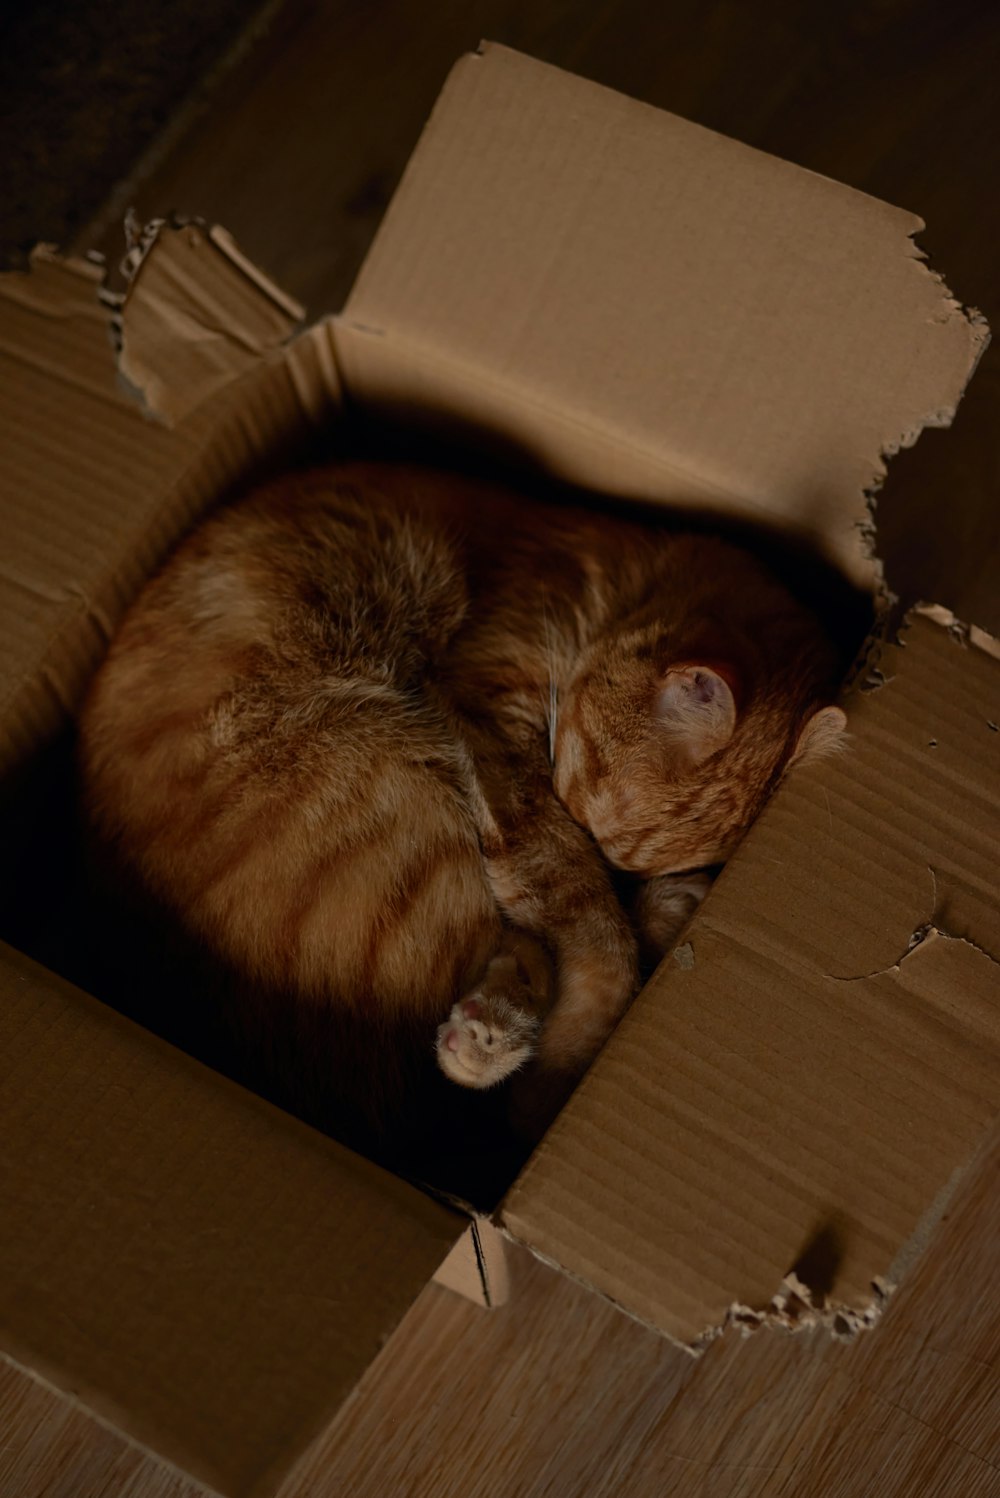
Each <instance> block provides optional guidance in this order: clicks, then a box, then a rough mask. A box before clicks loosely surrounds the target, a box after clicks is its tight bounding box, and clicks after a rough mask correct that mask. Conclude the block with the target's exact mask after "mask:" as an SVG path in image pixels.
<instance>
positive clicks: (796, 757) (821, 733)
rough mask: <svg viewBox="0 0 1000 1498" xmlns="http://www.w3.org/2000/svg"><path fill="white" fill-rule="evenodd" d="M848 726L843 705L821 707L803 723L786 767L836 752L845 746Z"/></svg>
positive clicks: (788, 768)
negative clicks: (845, 732)
mask: <svg viewBox="0 0 1000 1498" xmlns="http://www.w3.org/2000/svg"><path fill="white" fill-rule="evenodd" d="M846 727H847V714H846V713H845V712H844V709H843V708H842V707H821V708H820V709H819V711H818V712H815V713H813V715H812V717H811V718H807V719H806V721H805V722H804V723H803V725H802V728H801V729H800V731H799V736H798V738H797V739H796V740H795V748H794V749H793V750H792V753H791V757H790V758H789V760H788V763H787V765H786V766H785V769H786V770H790V769H791V767H792V765H801V764H812V762H813V761H814V760H817V759H825V758H826V757H827V756H828V755H830V754H836V753H837V751H838V750H839V749H842V748H843V747H844V729H845V728H846Z"/></svg>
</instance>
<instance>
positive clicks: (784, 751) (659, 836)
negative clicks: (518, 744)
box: [553, 640, 846, 878]
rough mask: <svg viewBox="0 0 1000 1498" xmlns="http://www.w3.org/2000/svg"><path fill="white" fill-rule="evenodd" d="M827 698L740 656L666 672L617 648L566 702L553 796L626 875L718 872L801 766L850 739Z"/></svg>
mask: <svg viewBox="0 0 1000 1498" xmlns="http://www.w3.org/2000/svg"><path fill="white" fill-rule="evenodd" d="M748 676H749V677H750V679H749V680H748ZM821 700H822V699H821V698H818V695H817V692H816V688H815V685H813V684H812V683H811V682H810V681H809V673H808V672H802V671H800V670H797V669H795V668H794V665H793V669H792V670H791V671H790V672H787V673H786V674H784V675H782V674H780V673H779V674H776V675H775V679H774V680H773V681H770V682H768V681H766V680H765V681H762V680H761V679H760V677H759V675H758V676H757V677H756V678H754V677H753V673H748V672H747V671H746V670H745V663H744V665H743V666H741V665H740V664H738V663H737V662H736V661H734V660H733V659H724V658H718V657H716V658H706V657H705V656H704V655H703V656H701V657H700V658H698V659H685V658H681V659H674V660H672V661H670V662H669V663H668V664H665V663H663V662H662V661H661V662H659V663H658V662H657V659H656V652H655V651H650V650H648V649H643V648H636V644H635V642H634V641H633V642H630V641H628V640H625V641H619V642H616V643H615V645H613V646H612V647H610V648H606V649H604V650H602V651H601V653H600V656H599V657H592V658H591V659H590V660H585V661H584V662H583V663H582V666H581V669H580V670H579V671H578V673H577V675H576V677H575V679H574V681H573V682H572V684H571V686H570V688H569V690H568V692H567V693H566V694H565V698H564V699H563V700H561V701H560V704H559V713H558V719H557V724H556V731H555V735H554V741H553V749H554V753H553V783H554V786H555V791H556V794H557V795H558V797H559V799H560V800H561V801H562V802H563V804H564V806H565V807H566V808H567V810H568V811H569V813H570V815H571V816H572V817H573V818H574V819H575V820H576V821H578V822H580V823H581V824H582V825H583V826H584V827H586V828H588V829H589V831H590V832H591V833H592V834H593V836H594V837H595V839H596V840H597V842H598V844H599V845H600V847H601V849H602V851H603V853H604V854H605V856H606V857H607V859H608V861H609V862H610V863H612V864H613V865H614V866H615V867H617V868H620V869H627V870H629V871H631V872H633V873H637V874H640V875H641V876H643V877H644V878H650V877H652V876H654V875H657V874H668V873H675V872H680V871H682V870H685V869H692V868H698V867H701V866H704V865H707V864H714V863H721V862H723V861H724V860H725V859H727V858H728V857H729V856H730V854H731V853H732V852H733V851H734V849H735V848H736V846H737V844H738V843H739V841H740V839H741V838H742V837H743V835H744V834H745V833H746V831H747V830H748V828H749V827H750V824H751V823H752V822H753V820H754V818H755V817H756V815H757V813H758V812H759V811H760V809H761V807H762V806H763V804H764V802H765V801H766V799H767V796H768V794H769V793H770V791H771V790H772V789H773V787H774V785H775V784H776V782H777V780H778V779H779V778H780V777H781V775H782V774H784V772H785V771H786V770H787V769H788V768H789V767H790V766H791V765H792V764H793V763H798V762H800V761H802V760H804V759H812V758H817V757H820V756H822V755H824V754H827V753H829V752H831V751H833V750H835V749H836V748H837V747H839V745H840V744H841V743H842V742H843V737H842V734H843V729H844V726H845V722H846V719H845V716H844V713H843V711H842V710H841V709H840V708H839V707H831V706H821V705H820V703H821Z"/></svg>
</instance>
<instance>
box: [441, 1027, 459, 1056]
mask: <svg viewBox="0 0 1000 1498" xmlns="http://www.w3.org/2000/svg"><path fill="white" fill-rule="evenodd" d="M444 1043H445V1045H446V1046H447V1047H448V1049H449V1051H457V1050H458V1031H457V1030H449V1031H448V1033H447V1035H446V1036H445V1038H444Z"/></svg>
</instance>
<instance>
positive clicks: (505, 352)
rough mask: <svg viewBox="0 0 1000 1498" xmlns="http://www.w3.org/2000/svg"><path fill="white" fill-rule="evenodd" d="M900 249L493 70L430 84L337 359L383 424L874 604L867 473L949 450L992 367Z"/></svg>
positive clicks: (629, 108) (679, 144)
mask: <svg viewBox="0 0 1000 1498" xmlns="http://www.w3.org/2000/svg"><path fill="white" fill-rule="evenodd" d="M922 227H923V225H922V223H921V221H920V220H919V219H918V218H916V217H915V216H914V215H912V214H909V213H905V212H903V211H902V210H900V209H898V208H893V207H890V206H889V205H888V204H885V203H881V202H878V201H876V200H875V199H873V198H869V197H866V196H864V195H863V194H861V193H858V192H854V191H852V190H851V189H849V188H846V187H843V186H841V185H840V184H838V183H835V182H831V181H829V180H828V179H826V178H823V177H818V176H815V175H814V174H812V173H809V172H806V171H803V170H801V169H800V168H797V167H794V166H791V165H789V164H788V163H787V162H783V161H779V160H777V159H776V158H774V157H771V156H767V155H764V154H763V153H761V152H759V151H754V150H751V149H749V148H748V147H746V146H743V145H740V144H738V143H737V142H735V141H731V140H727V139H725V138H724V137H722V136H719V135H716V134H714V133H713V132H711V131H709V130H705V129H702V128H701V127H699V126H697V125H693V124H690V123H689V122H688V121H686V120H681V119H678V118H677V117H675V116H672V115H668V114H665V113H663V112H662V111H659V110H656V109H653V108H650V107H649V106H647V105H643V104H639V103H636V102H635V101H634V100H631V99H626V98H624V97H622V96H621V95H619V94H616V93H613V92H611V91H610V90H607V89H603V88H599V87H597V86H596V85H594V84H591V83H587V82H584V81H583V80H582V79H578V78H573V77H571V76H570V75H568V74H566V73H563V72H560V71H559V70H557V69H555V68H552V67H549V66H547V65H545V64H542V63H539V62H535V61H533V60H532V59H529V58H526V57H523V56H520V55H519V54H517V53H514V52H511V51H508V50H507V49H506V48H503V47H497V46H493V45H489V44H487V45H485V46H484V49H483V51H482V53H481V54H477V55H472V56H469V57H466V58H464V59H463V60H462V61H461V62H459V63H458V64H457V66H456V67H455V69H454V70H453V72H452V74H451V76H450V78H449V79H448V82H447V84H446V86H445V88H444V90H443V92H442V94H441V97H440V99H439V101H438V103H437V106H436V108H435V110H434V113H433V115H432V117H431V120H430V123H429V124H428V126H427V128H426V130H425V131H424V134H423V136H422V138H421V141H420V144H419V145H418V147H417V149H416V151H415V152H414V154H413V156H412V158H411V160H410V163H409V166H408V167H407V170H406V173H405V175H404V178H403V181H402V183H401V185H400V187H399V189H398V191H397V193H396V195H395V197H394V199H393V201H392V203H391V205H390V207H389V210H388V212H387V214H386V217H385V220H384V222H383V224H382V226H381V228H380V230H379V232H378V234H377V236H376V239H375V242H374V245H373V247H372V249H371V250H370V252H369V254H368V257H367V259H366V261H365V264H364V266H363V268H362V270H361V272H360V274H359V276H358V280H357V282H356V284H355V287H354V289H353V291H352V293H351V295H350V298H349V299H348V302H347V306H346V308H345V313H344V318H343V321H342V324H341V325H340V327H338V329H337V343H338V349H339V350H340V352H341V355H342V361H343V365H344V371H345V378H346V380H347V383H348V386H349V387H350V388H351V389H352V390H353V391H354V392H355V393H357V394H359V395H361V396H363V397H364V398H365V400H367V401H372V402H375V403H377V404H379V405H383V406H385V407H386V408H387V409H389V410H391V411H393V412H394V413H396V414H403V415H406V416H408V417H409V418H411V419H412V418H413V417H414V416H416V415H417V414H418V413H420V414H422V416H423V418H424V419H437V420H438V421H440V420H441V413H442V412H447V413H448V418H447V421H448V424H450V425H451V426H452V427H456V426H460V425H461V424H462V423H468V424H471V425H474V426H482V427H485V428H486V429H487V430H488V431H491V432H493V433H495V434H496V435H497V436H499V437H502V438H503V439H505V440H507V441H508V442H510V443H513V444H514V445H515V446H519V447H522V448H524V449H525V450H526V452H527V455H528V456H529V457H531V458H532V459H533V460H534V461H536V462H537V463H539V464H540V465H541V466H542V467H545V468H548V469H550V470H552V471H555V472H556V473H558V474H559V475H560V476H563V477H567V478H570V479H572V480H574V481H576V482H581V483H585V484H589V485H590V486H591V487H593V488H595V489H600V490H607V491H609V492H612V493H624V494H631V495H635V496H652V497H654V498H657V499H666V500H669V501H671V502H673V503H676V504H681V505H693V506H697V507H699V508H707V509H722V510H723V511H724V512H725V513H727V514H729V515H737V516H740V517H743V518H745V519H748V520H751V521H753V520H756V521H765V522H768V523H773V524H777V525H780V526H781V527H782V529H783V530H784V531H785V532H786V533H787V534H789V535H791V536H796V537H798V538H799V539H800V540H803V541H808V542H810V543H812V544H814V545H815V546H816V547H817V549H819V550H820V551H821V552H823V553H824V554H825V555H826V556H827V557H828V558H829V559H830V560H832V561H833V562H835V563H836V564H837V565H839V566H840V567H841V569H842V570H843V571H844V572H845V573H846V574H847V575H848V576H850V577H851V578H852V579H853V580H854V581H856V582H860V583H861V584H863V585H866V586H871V585H872V582H873V569H872V565H871V562H870V560H869V557H868V540H867V538H868V533H869V530H870V515H869V511H868V505H867V501H866V498H865V493H866V491H868V490H871V489H872V488H873V486H875V485H876V483H877V482H878V480H879V479H880V477H881V475H882V473H883V463H882V454H883V453H884V452H892V451H895V450H896V449H897V448H898V447H899V446H900V445H901V444H904V443H908V442H911V441H912V440H914V438H915V437H916V435H917V433H918V432H919V430H920V429H921V427H922V426H924V425H928V424H930V425H946V424H947V422H948V421H949V420H950V417H951V413H952V411H953V409H954V407H955V404H956V403H957V401H958V398H959V396H960V394H961V391H962V389H963V386H964V384H965V381H966V379H967V377H968V374H969V371H970V368H971V366H972V364H973V363H974V360H975V358H976V356H977V353H978V352H979V350H980V349H981V348H982V346H983V345H984V343H985V339H986V330H985V326H984V325H983V324H982V323H981V321H979V322H970V320H969V319H968V318H967V317H966V315H965V314H964V313H963V312H962V311H961V309H960V308H959V307H958V306H957V304H956V303H955V302H954V300H953V299H951V298H950V296H949V295H948V293H947V291H946V289H945V288H944V287H943V286H942V284H941V282H940V281H939V280H938V279H937V278H936V277H934V276H932V275H931V274H930V273H929V272H928V271H927V269H926V267H925V265H924V264H923V263H922V261H921V260H920V258H919V252H918V251H917V250H916V249H915V248H914V245H913V243H912V241H911V238H910V236H911V235H912V234H914V233H915V232H917V231H918V230H920V229H921V228H922ZM362 345H364V348H362Z"/></svg>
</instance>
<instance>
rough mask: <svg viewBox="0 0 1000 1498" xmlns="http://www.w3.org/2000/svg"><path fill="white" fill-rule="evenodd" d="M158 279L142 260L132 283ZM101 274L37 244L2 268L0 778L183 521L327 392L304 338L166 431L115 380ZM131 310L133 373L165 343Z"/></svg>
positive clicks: (285, 435)
mask: <svg viewBox="0 0 1000 1498" xmlns="http://www.w3.org/2000/svg"><path fill="white" fill-rule="evenodd" d="M164 247H165V248H166V249H167V252H168V257H169V253H170V250H171V248H173V247H175V242H174V243H173V244H172V242H171V241H170V240H169V239H168V240H167V241H165V246H164ZM214 253H215V252H214V251H213V252H212V254H213V255H214ZM156 263H158V256H157V257H156ZM168 263H169V262H168ZM198 263H199V266H202V267H203V266H212V267H213V268H216V267H215V265H214V260H213V259H212V258H211V256H209V255H202V257H201V258H200V259H199V262H198ZM228 263H229V262H228V261H227V264H228ZM166 274H167V276H168V278H169V273H166ZM241 275H242V273H241ZM159 279H160V277H159V273H158V272H157V271H156V269H155V267H154V264H153V261H152V259H148V260H147V262H146V264H145V269H144V272H143V275H142V278H141V279H140V281H139V282H137V283H136V284H137V285H150V286H152V285H155V284H157V283H158V281H159ZM216 279H218V277H216ZM100 280H101V275H100V272H99V270H98V269H97V268H96V267H94V266H93V265H90V264H89V263H87V262H86V261H79V260H77V261H61V260H59V259H57V258H55V257H54V256H53V255H51V254H50V253H49V252H47V251H44V250H42V251H39V252H37V253H36V255H35V257H34V264H33V269H32V271H31V272H30V273H25V274H17V273H11V274H9V275H5V276H3V277H0V494H2V496H3V522H2V531H3V541H2V546H0V772H3V771H8V770H10V769H13V768H14V767H15V766H16V765H18V764H19V763H21V762H22V761H23V760H24V758H25V757H26V756H27V755H28V754H29V753H31V752H32V751H33V750H35V749H37V748H38V747H39V745H40V744H42V743H44V742H45V740H46V739H47V738H49V737H51V735H52V734H53V733H54V732H55V731H56V729H57V728H58V727H59V726H61V725H62V724H63V723H64V722H65V721H66V719H67V718H68V717H69V716H70V715H71V714H72V713H73V712H74V711H75V710H76V708H77V706H78V705H79V702H80V698H81V695H82V692H83V690H84V687H85V685H86V682H87V681H88V680H89V677H90V674H91V673H92V671H93V669H94V667H95V666H96V665H97V662H98V661H99V659H100V657H101V655H102V653H103V651H104V648H105V647H106V644H107V641H108V640H109V638H110V636H111V633H112V631H113V630H114V628H115V626H116V624H117V622H118V619H119V618H120V617H121V614H122V612H123V611H124V609H125V607H126V605H127V604H128V602H129V601H130V599H131V597H132V596H133V595H134V593H135V592H136V591H137V590H138V588H139V586H140V584H141V582H142V581H143V579H144V578H145V577H146V576H148V574H149V572H150V571H151V570H152V569H153V567H154V566H155V564H156V563H157V562H158V561H159V560H160V558H161V557H162V556H163V555H164V553H165V552H166V550H167V549H168V547H169V546H170V545H171V544H172V543H173V542H174V541H175V540H176V539H177V537H178V535H179V534H180V533H181V531H182V530H183V529H184V528H185V527H186V526H187V525H188V524H189V523H190V521H191V520H192V519H193V517H194V516H195V515H197V514H199V513H200V512H201V511H202V510H203V509H204V508H205V506H206V505H207V504H208V503H209V502H211V501H212V500H214V499H216V498H218V497H219V496H220V495H222V494H224V493H225V491H226V489H227V487H228V486H230V485H231V484H232V483H234V482H235V481H236V480H237V479H238V478H239V477H240V475H241V474H243V473H245V472H247V471H248V470H249V469H250V468H252V466H253V465H254V463H255V462H259V460H260V458H261V455H262V454H264V453H267V452H270V451H273V450H274V449H275V448H278V447H279V446H280V443H281V442H283V441H284V442H288V443H294V442H295V440H296V439H297V440H299V441H301V440H302V439H303V437H304V436H305V435H307V434H308V432H309V431H311V430H312V428H313V427H314V426H315V425H316V424H317V423H320V422H322V421H324V420H325V421H329V420H330V418H331V415H332V414H333V413H334V412H335V410H336V405H337V401H338V396H339V392H338V386H337V383H336V372H335V370H334V368H333V365H332V362H331V360H330V357H329V352H328V343H327V341H326V340H325V339H323V338H316V337H314V336H306V337H304V338H302V339H300V340H299V341H298V343H297V344H296V345H295V347H294V348H293V349H290V350H288V351H287V353H286V355H285V357H284V358H283V359H282V360H280V361H273V362H270V363H269V362H267V361H266V360H261V359H258V358H257V357H256V356H254V359H253V361H252V367H249V366H248V372H247V374H246V375H245V377H244V378H243V379H242V380H240V381H239V382H238V385H239V392H238V396H235V397H233V398H232V399H231V401H227V400H226V398H225V396H223V397H222V399H220V400H218V401H217V402H216V403H215V404H214V406H213V407H212V410H211V411H210V412H208V413H205V412H204V411H202V412H200V413H195V415H194V416H193V417H192V418H191V419H190V420H188V421H186V422H182V423H181V424H180V425H179V426H178V427H176V428H175V429H174V430H169V429H168V428H167V427H166V426H165V425H163V424H162V423H159V422H156V421H153V420H150V419H149V418H148V417H147V416H146V415H145V414H144V413H143V411H142V410H141V408H140V406H139V404H138V403H137V401H136V400H135V399H134V398H132V397H130V396H129V395H128V393H127V392H126V390H125V389H124V388H123V386H122V384H121V382H120V380H119V377H118V373H117V369H116V364H115V356H114V351H113V349H112V346H111V340H110V335H109V327H108V314H107V312H106V310H105V309H104V308H102V307H101V306H100V304H99V302H98V291H99V287H100ZM243 280H244V281H245V283H246V286H252V285H253V284H254V283H253V282H252V281H251V280H250V278H249V277H243ZM242 290H243V291H244V293H245V294H244V296H243V302H244V303H245V302H246V301H247V299H248V294H246V291H245V287H243V288H242ZM210 291H213V286H210V287H208V288H206V289H205V292H204V296H203V297H202V298H201V303H200V304H201V305H203V304H204V301H205V299H206V298H207V297H208V295H209V292H210ZM260 296H261V299H262V301H263V303H264V305H265V307H269V306H270V305H271V298H270V294H269V293H266V294H265V293H261V294H260ZM142 309H143V303H141V302H136V303H135V304H134V308H133V307H126V311H125V319H124V320H125V328H126V337H127V341H129V342H130V345H131V347H132V348H133V351H134V355H135V357H134V360H133V366H132V373H133V377H136V378H137V377H138V367H139V364H140V362H141V361H140V354H141V355H142V358H144V359H146V360H151V359H152V357H153V351H154V349H156V348H159V349H161V350H162V348H163V342H162V339H159V341H157V329H156V327H155V325H154V326H153V327H150V326H149V321H148V319H147V318H146V316H145V314H144V313H143V314H142V315H141V316H140V317H139V322H138V324H137V325H136V327H135V328H134V329H132V328H131V319H132V314H133V310H134V311H135V312H136V313H137V314H138V313H140V312H142ZM263 315H264V314H262V316H263ZM246 319H247V320H250V319H249V313H247V314H246ZM130 329H131V331H130ZM147 339H149V340H150V341H149V343H148V345H147ZM226 344H227V347H228V346H229V344H230V340H226ZM199 347H200V346H199ZM200 357H201V356H200V354H199V355H197V356H196V361H195V362H197V359H200ZM172 367H173V368H175V369H177V368H178V367H179V365H178V361H177V360H176V359H175V360H174V362H173V366H172ZM187 374H191V376H192V378H194V377H195V376H194V373H193V372H192V371H191V369H190V368H189V367H188V368H187ZM186 377H187V376H185V378H186ZM149 398H150V400H154V399H155V390H154V391H151V392H150V396H149Z"/></svg>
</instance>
